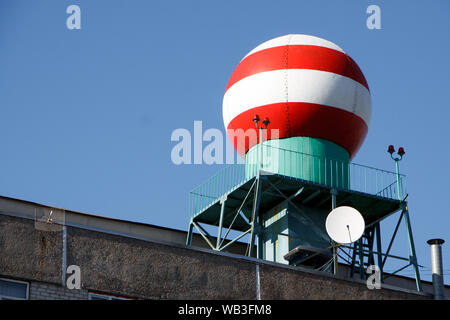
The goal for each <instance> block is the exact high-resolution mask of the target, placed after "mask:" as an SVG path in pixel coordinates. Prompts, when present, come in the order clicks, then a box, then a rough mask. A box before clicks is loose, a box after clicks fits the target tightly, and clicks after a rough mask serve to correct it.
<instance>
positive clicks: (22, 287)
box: [0, 278, 28, 300]
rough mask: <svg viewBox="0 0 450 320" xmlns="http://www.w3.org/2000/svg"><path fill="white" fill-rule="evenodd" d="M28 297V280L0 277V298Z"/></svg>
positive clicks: (20, 298) (18, 298) (19, 298)
mask: <svg viewBox="0 0 450 320" xmlns="http://www.w3.org/2000/svg"><path fill="white" fill-rule="evenodd" d="M26 299H28V282H23V281H16V280H10V279H3V278H0V300H26Z"/></svg>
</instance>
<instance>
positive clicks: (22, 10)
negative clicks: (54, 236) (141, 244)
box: [0, 0, 450, 283]
mask: <svg viewBox="0 0 450 320" xmlns="http://www.w3.org/2000/svg"><path fill="white" fill-rule="evenodd" d="M72 4H76V5H79V6H80V8H81V30H69V29H68V28H67V27H66V19H67V17H68V16H69V15H68V14H67V13H66V8H67V7H68V6H69V5H72ZM371 4H376V5H378V6H379V7H380V8H381V30H369V29H368V28H367V27H366V19H367V17H368V16H369V15H368V14H367V13H366V8H367V7H368V6H369V5H371ZM449 31H450V2H449V1H448V0H433V1H400V0H398V1H375V0H373V1H361V0H358V1H331V0H329V1H312V0H311V1H300V0H295V1H264V0H259V1H236V0H227V1H215V0H214V1H211V0H190V1H181V0H180V1H171V0H164V1H156V0H152V1H148V0H145V1H144V0H142V1H138V0H130V1H118V0H117V1H116V0H108V1H106V0H95V1H92V0H39V1H28V0H0V110H1V114H0V115H1V116H0V145H1V157H0V194H1V195H4V196H10V197H15V198H19V199H24V200H30V201H36V202H39V203H44V204H48V205H52V206H57V207H64V208H69V209H72V210H78V211H83V212H88V213H94V214H99V215H104V216H108V217H114V218H120V219H126V220H133V221H139V222H144V223H150V224H156V225H161V226H167V227H172V228H177V229H184V230H186V229H187V226H188V222H189V220H188V213H187V199H188V193H189V191H190V190H191V189H192V188H193V187H195V186H196V185H198V184H199V183H201V182H202V181H204V180H205V179H207V178H208V177H209V176H211V175H212V174H213V173H214V172H215V171H217V170H218V169H220V166H218V165H212V166H209V165H205V164H203V165H190V166H188V165H181V166H176V165H174V164H173V163H172V161H171V158H170V153H171V149H172V147H173V146H174V145H175V143H174V142H171V141H170V136H171V133H172V131H173V130H174V129H177V128H186V129H189V130H192V128H193V122H194V120H202V121H203V127H204V129H206V128H219V129H221V130H223V131H224V127H223V121H222V111H221V110H222V98H223V93H224V91H225V87H226V84H227V81H228V79H229V77H230V75H231V73H232V71H233V70H234V68H235V67H236V65H237V63H238V62H239V61H240V59H241V58H242V57H243V56H244V55H245V54H247V53H248V51H250V50H251V49H253V48H254V47H256V46H257V45H258V44H260V43H262V42H264V41H266V40H269V39H271V38H274V37H277V36H281V35H285V34H289V33H304V34H311V35H315V36H319V37H322V38H325V39H328V40H330V41H332V42H334V43H336V44H338V45H339V46H340V47H342V48H343V49H344V50H345V51H346V52H347V53H348V54H349V55H350V56H351V57H352V58H353V59H354V60H355V61H356V62H357V63H358V64H359V66H360V67H361V69H362V71H363V72H364V74H365V76H366V78H367V80H368V83H369V86H370V89H371V94H372V106H373V111H372V120H371V124H370V128H369V134H368V136H367V139H366V141H365V143H364V145H363V147H362V148H361V149H360V151H359V153H358V155H357V156H356V157H355V159H354V162H357V163H361V164H366V165H370V166H374V167H378V168H383V169H388V170H394V163H393V161H392V160H390V158H389V155H388V153H387V152H386V150H387V146H388V145H389V144H394V145H395V146H396V147H398V146H403V147H405V150H406V156H405V158H404V160H403V161H402V162H401V163H400V166H401V171H402V173H404V174H406V175H407V184H408V193H409V198H408V201H409V209H410V214H411V219H412V224H413V231H414V236H415V242H416V248H417V252H418V255H419V263H420V264H422V265H424V266H425V267H426V268H425V269H424V271H423V278H425V279H429V278H430V277H429V274H430V272H429V267H430V262H429V260H430V259H429V247H428V245H427V244H426V240H428V239H430V238H434V237H441V238H444V239H445V240H446V241H447V243H446V244H444V247H443V249H444V264H445V265H444V269H447V271H446V272H447V274H449V271H448V270H450V249H449V248H450V210H449V206H448V203H447V200H448V199H449V190H448V189H449V188H448V185H449V181H450V166H449V159H450V148H449V141H448V139H449V137H450V134H449V132H450V126H449V118H450V106H449V102H448V101H449V99H448V93H449V74H450V62H449V57H450V36H449ZM394 223H395V221H394ZM403 229H404V226H403ZM403 229H402V232H401V233H400V234H399V235H398V237H399V238H398V239H400V240H401V241H402V242H403V243H404V244H403V245H400V247H399V248H398V249H400V250H403V253H404V254H405V255H407V254H408V251H407V250H408V247H407V245H406V243H407V242H406V234H405V233H404V231H403ZM405 274H411V272H405ZM449 278H450V276H449V275H447V279H446V282H447V283H449Z"/></svg>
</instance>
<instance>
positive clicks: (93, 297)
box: [89, 292, 130, 300]
mask: <svg viewBox="0 0 450 320" xmlns="http://www.w3.org/2000/svg"><path fill="white" fill-rule="evenodd" d="M89 300H130V299H128V298H123V297H116V296H111V295H106V294H100V293H92V292H89Z"/></svg>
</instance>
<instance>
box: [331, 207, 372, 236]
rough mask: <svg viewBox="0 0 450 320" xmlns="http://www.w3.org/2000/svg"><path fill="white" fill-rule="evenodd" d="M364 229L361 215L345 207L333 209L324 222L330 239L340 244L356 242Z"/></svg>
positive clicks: (364, 225) (353, 209)
mask: <svg viewBox="0 0 450 320" xmlns="http://www.w3.org/2000/svg"><path fill="white" fill-rule="evenodd" d="M365 227H366V224H365V222H364V218H363V217H362V215H361V213H359V211H358V210H356V209H355V208H352V207H347V206H342V207H337V208H335V209H333V210H332V211H331V212H330V214H328V217H327V220H326V221H325V228H326V230H327V233H328V235H329V236H330V238H331V239H333V240H334V241H335V242H337V243H341V244H349V243H352V242H355V241H357V240H358V239H359V238H361V236H362V234H363V233H364V229H365Z"/></svg>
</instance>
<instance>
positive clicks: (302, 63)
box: [225, 45, 369, 91]
mask: <svg viewBox="0 0 450 320" xmlns="http://www.w3.org/2000/svg"><path fill="white" fill-rule="evenodd" d="M280 69H311V70H320V71H326V72H332V73H336V74H339V75H341V76H344V77H348V78H350V79H353V80H355V81H358V82H359V83H361V84H362V85H363V86H365V87H366V88H367V89H368V90H369V85H368V84H367V81H366V78H365V77H364V75H363V73H362V72H361V69H360V68H359V67H358V65H357V64H356V62H355V61H353V59H352V58H350V57H349V56H348V55H346V54H345V53H342V52H339V51H336V50H333V49H329V48H325V47H320V46H311V45H290V46H281V47H273V48H269V49H265V50H261V51H257V52H255V53H253V54H251V55H249V56H248V57H246V58H245V59H244V60H242V61H241V62H240V63H239V65H238V66H237V67H236V69H235V70H234V72H233V74H232V75H231V78H230V80H229V81H228V85H227V88H226V90H228V88H230V87H231V86H232V85H233V84H235V83H236V82H238V81H239V80H241V79H243V78H246V77H248V76H251V75H253V74H257V73H260V72H265V71H273V70H280ZM226 90H225V91H226Z"/></svg>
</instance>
